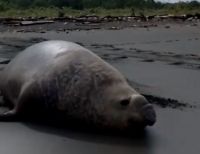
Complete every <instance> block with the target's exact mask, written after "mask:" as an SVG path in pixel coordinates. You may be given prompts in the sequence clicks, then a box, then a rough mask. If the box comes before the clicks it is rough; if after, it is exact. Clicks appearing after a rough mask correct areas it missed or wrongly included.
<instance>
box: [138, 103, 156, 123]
mask: <svg viewBox="0 0 200 154" xmlns="http://www.w3.org/2000/svg"><path fill="white" fill-rule="evenodd" d="M141 112H142V116H143V118H144V122H145V123H146V124H147V125H149V126H152V125H153V124H154V123H155V122H156V112H155V110H154V108H153V106H152V105H151V104H147V105H145V106H143V107H142V111H141Z"/></svg>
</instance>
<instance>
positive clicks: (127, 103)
mask: <svg viewBox="0 0 200 154" xmlns="http://www.w3.org/2000/svg"><path fill="white" fill-rule="evenodd" d="M129 103H130V100H129V99H123V100H121V101H120V104H121V105H122V106H127V105H129Z"/></svg>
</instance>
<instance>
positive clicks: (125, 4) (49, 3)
mask: <svg viewBox="0 0 200 154" xmlns="http://www.w3.org/2000/svg"><path fill="white" fill-rule="evenodd" d="M31 7H58V8H62V7H69V8H72V9H78V10H82V9H87V8H105V9H115V8H143V9H145V8H149V9H161V8H163V7H169V8H170V7H183V8H186V7H187V8H194V7H200V3H199V2H198V1H191V2H179V3H175V4H170V3H161V2H157V1H154V0H0V11H2V10H3V9H9V8H19V9H25V8H31Z"/></svg>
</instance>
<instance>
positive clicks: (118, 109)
mask: <svg viewBox="0 0 200 154" xmlns="http://www.w3.org/2000/svg"><path fill="white" fill-rule="evenodd" d="M0 77H1V83H0V88H1V92H2V95H3V97H4V100H5V105H9V107H10V108H11V110H10V111H8V112H5V113H2V114H0V117H2V118H8V117H13V116H19V115H23V113H31V114H33V115H34V114H35V115H37V114H38V113H44V114H46V113H50V114H54V113H62V117H63V118H64V119H65V117H66V119H77V120H80V121H82V122H86V123H90V124H94V125H96V126H99V127H110V128H120V129H123V128H127V127H129V126H130V125H131V126H137V125H142V126H146V125H153V124H154V123H155V111H154V109H153V107H152V105H150V104H149V103H148V102H147V100H146V99H145V98H144V97H143V96H141V95H140V94H139V93H138V92H136V91H135V90H134V89H133V88H132V87H130V86H129V85H128V83H127V81H126V79H125V78H124V76H123V75H122V74H121V73H120V72H119V71H118V70H116V69H115V68H113V67H112V66H111V65H109V64H108V63H106V62H105V61H103V60H102V59H101V58H100V57H98V56H97V55H95V54H94V53H92V52H91V51H89V50H88V49H86V48H84V47H81V46H80V45H78V44H75V43H71V42H65V41H45V42H42V43H38V44H36V45H33V46H31V47H29V48H27V49H25V50H24V51H22V52H21V53H20V54H19V55H17V56H16V57H15V58H14V59H13V60H12V61H11V62H10V63H9V64H8V65H7V66H6V67H5V69H4V70H3V71H2V73H1V76H0ZM27 111H28V112H27Z"/></svg>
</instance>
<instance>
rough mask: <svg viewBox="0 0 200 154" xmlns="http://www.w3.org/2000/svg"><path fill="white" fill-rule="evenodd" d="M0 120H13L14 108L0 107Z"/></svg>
mask: <svg viewBox="0 0 200 154" xmlns="http://www.w3.org/2000/svg"><path fill="white" fill-rule="evenodd" d="M0 111H1V112H0V121H15V120H17V114H16V110H14V109H13V110H8V108H0Z"/></svg>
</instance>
